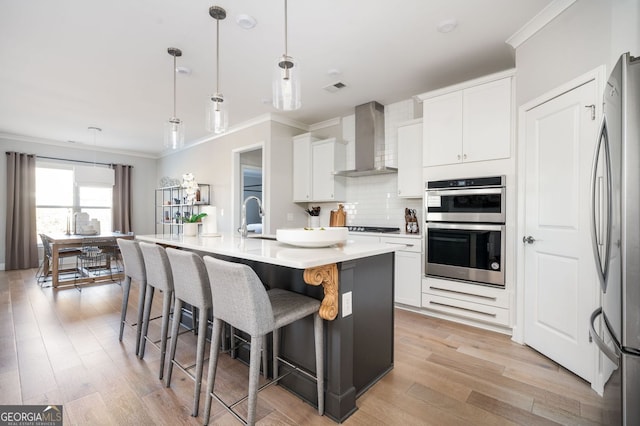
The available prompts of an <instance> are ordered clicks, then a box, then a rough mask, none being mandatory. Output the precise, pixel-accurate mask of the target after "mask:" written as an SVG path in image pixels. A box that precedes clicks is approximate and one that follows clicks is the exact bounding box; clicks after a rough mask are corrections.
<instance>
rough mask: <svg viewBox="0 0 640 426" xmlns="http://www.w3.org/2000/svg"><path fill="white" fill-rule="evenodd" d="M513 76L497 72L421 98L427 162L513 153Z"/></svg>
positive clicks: (443, 161)
mask: <svg viewBox="0 0 640 426" xmlns="http://www.w3.org/2000/svg"><path fill="white" fill-rule="evenodd" d="M510 74H512V72H507V73H500V74H498V75H495V74H494V75H493V76H488V77H484V78H482V79H478V80H473V81H471V82H467V83H464V84H461V85H456V86H452V87H450V88H445V89H440V90H437V91H435V92H430V93H426V94H423V95H420V96H419V98H420V99H421V100H422V101H423V133H424V137H423V139H424V146H423V165H424V166H439V165H445V164H456V163H463V162H472V161H485V160H496V159H500V158H509V157H510V155H511V151H510V147H511V112H512V104H511V85H512V81H511V80H512V78H511V76H510ZM505 75H507V76H506V77H505Z"/></svg>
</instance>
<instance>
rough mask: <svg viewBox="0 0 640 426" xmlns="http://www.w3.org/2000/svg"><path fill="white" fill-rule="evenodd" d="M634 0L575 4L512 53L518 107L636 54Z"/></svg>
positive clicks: (638, 33) (639, 13)
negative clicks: (625, 53)
mask: <svg viewBox="0 0 640 426" xmlns="http://www.w3.org/2000/svg"><path fill="white" fill-rule="evenodd" d="M639 3H640V2H638V0H580V1H577V2H575V3H574V4H573V5H572V6H571V7H569V8H568V9H566V10H565V11H564V12H563V13H561V14H560V16H558V17H557V18H555V19H554V20H553V21H552V22H550V23H549V24H548V25H547V26H545V27H544V28H543V29H542V30H541V31H539V32H538V33H536V34H535V35H534V36H533V37H531V38H530V39H529V40H527V41H525V42H524V43H523V44H522V45H520V46H519V47H518V48H517V49H516V68H517V90H516V94H517V95H516V96H517V105H518V106H520V105H523V104H525V103H526V102H528V101H530V100H532V99H535V98H537V97H538V96H540V95H543V94H544V93H546V92H548V91H550V90H551V89H554V88H555V87H558V86H560V85H562V84H563V83H565V82H567V81H570V80H572V79H574V78H576V77H578V76H580V75H583V74H584V73H586V72H588V71H591V70H593V69H595V68H596V67H598V66H600V65H602V64H605V65H606V66H607V72H609V71H610V70H611V67H612V65H614V64H615V61H616V60H617V59H618V57H619V56H620V54H622V53H624V52H627V51H631V53H632V54H633V55H636V56H638V55H640V30H639V29H638V28H639V27H640V5H639Z"/></svg>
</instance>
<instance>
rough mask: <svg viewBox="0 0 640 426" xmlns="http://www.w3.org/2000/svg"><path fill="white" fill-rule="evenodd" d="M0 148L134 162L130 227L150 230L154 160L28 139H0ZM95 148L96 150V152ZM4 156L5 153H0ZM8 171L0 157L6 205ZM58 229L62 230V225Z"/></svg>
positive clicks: (1, 223)
mask: <svg viewBox="0 0 640 426" xmlns="http://www.w3.org/2000/svg"><path fill="white" fill-rule="evenodd" d="M0 151H2V152H3V153H4V152H6V151H16V152H23V153H27V154H35V155H36V156H46V157H55V158H63V159H66V160H81V161H94V159H95V160H96V161H98V162H101V163H118V164H129V165H132V166H133V172H132V186H133V187H132V191H133V207H132V210H133V223H132V226H133V231H134V232H135V233H136V234H148V233H152V232H153V221H152V220H149V218H152V217H153V202H154V201H153V200H154V198H153V189H154V188H155V186H156V180H155V176H156V160H155V159H153V158H145V157H138V156H132V155H126V154H119V153H112V152H104V151H95V150H93V149H89V148H84V147H79V148H68V147H64V146H57V145H49V144H46V143H36V142H27V141H23V140H20V141H18V140H11V139H5V138H2V139H0ZM96 152H97V154H96ZM3 157H4V156H3ZM6 175H7V161H6V159H5V158H3V159H2V161H0V176H1V177H2V178H1V180H0V181H1V182H2V184H0V205H1V206H6V204H7V203H6V199H7V188H6V186H5V182H6ZM6 218H7V212H6V208H5V207H2V208H0V269H4V260H5V252H6V247H5V237H6V226H5V224H6ZM60 232H64V229H61V230H60Z"/></svg>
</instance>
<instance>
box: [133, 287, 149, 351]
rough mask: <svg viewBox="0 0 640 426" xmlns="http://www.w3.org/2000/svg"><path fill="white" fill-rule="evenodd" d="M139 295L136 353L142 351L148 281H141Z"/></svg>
mask: <svg viewBox="0 0 640 426" xmlns="http://www.w3.org/2000/svg"><path fill="white" fill-rule="evenodd" d="M139 284H140V292H139V295H138V324H136V355H138V354H139V353H140V336H141V335H142V314H143V312H144V295H145V294H146V293H147V281H146V280H145V281H141V282H140V283H139Z"/></svg>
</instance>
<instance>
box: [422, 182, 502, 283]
mask: <svg viewBox="0 0 640 426" xmlns="http://www.w3.org/2000/svg"><path fill="white" fill-rule="evenodd" d="M505 201H506V185H505V176H490V177H481V178H472V179H454V180H441V181H430V182H427V188H426V193H425V198H424V203H425V219H426V226H425V234H426V236H425V249H426V255H425V263H426V264H425V273H426V275H428V276H435V277H443V278H449V279H455V280H461V281H467V282H470V283H474V284H483V285H492V286H498V287H504V283H505V274H504V252H505V218H506V214H505V206H506V202H505Z"/></svg>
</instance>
